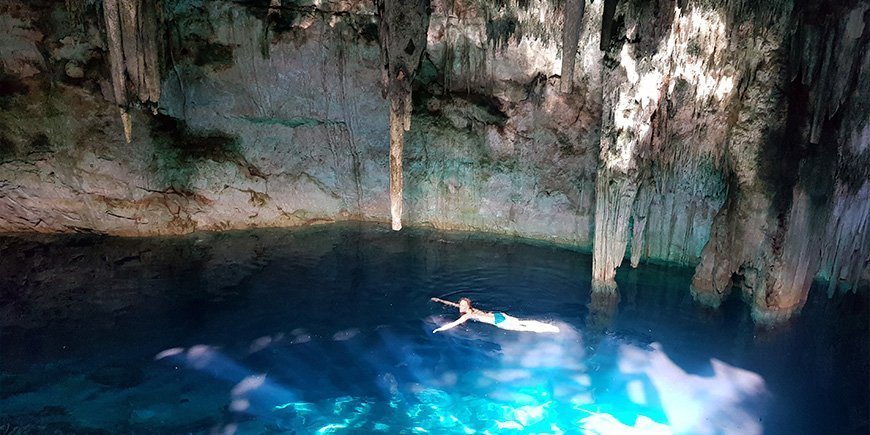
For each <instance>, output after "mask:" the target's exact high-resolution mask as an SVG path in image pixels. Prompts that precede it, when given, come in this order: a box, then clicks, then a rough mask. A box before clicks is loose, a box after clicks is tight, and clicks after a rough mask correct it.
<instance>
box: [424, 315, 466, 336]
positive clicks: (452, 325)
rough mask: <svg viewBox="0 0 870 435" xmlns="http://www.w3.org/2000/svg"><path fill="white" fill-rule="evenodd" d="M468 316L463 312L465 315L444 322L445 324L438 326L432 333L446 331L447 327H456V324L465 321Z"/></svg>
mask: <svg viewBox="0 0 870 435" xmlns="http://www.w3.org/2000/svg"><path fill="white" fill-rule="evenodd" d="M469 318H470V317H469V315H468V314H465V315H463V316H462V317H460V318H458V319H456V320H454V321H452V322H450V323H448V324H446V325H444V326H442V327H440V328H438V329H436V330H434V331H432V333H433V334H434V333H436V332H441V331H446V330H448V329H451V328H455V327H457V326H459V325H461V324H463V323H465V322H466V321H467V320H468V319H469Z"/></svg>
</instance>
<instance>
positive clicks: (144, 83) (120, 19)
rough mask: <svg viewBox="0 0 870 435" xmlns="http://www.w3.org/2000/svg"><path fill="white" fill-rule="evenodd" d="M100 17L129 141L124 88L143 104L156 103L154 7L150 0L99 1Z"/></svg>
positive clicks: (129, 127)
mask: <svg viewBox="0 0 870 435" xmlns="http://www.w3.org/2000/svg"><path fill="white" fill-rule="evenodd" d="M103 18H104V19H105V21H106V41H107V45H108V46H109V68H110V70H111V75H112V91H113V93H114V96H115V103H116V104H117V105H118V109H119V111H120V114H121V123H122V124H123V126H124V138H125V139H126V140H127V143H130V142H131V141H132V140H133V126H132V121H131V120H130V113H129V100H128V98H127V92H128V89H129V90H130V92H131V93H132V94H133V95H135V96H136V97H137V98H138V99H139V101H141V102H143V103H149V102H150V103H153V104H155V105H156V104H157V102H158V101H159V100H160V70H159V66H158V62H157V31H158V28H157V6H156V5H155V4H154V0H123V1H121V0H103ZM128 79H129V83H128ZM128 84H129V88H128Z"/></svg>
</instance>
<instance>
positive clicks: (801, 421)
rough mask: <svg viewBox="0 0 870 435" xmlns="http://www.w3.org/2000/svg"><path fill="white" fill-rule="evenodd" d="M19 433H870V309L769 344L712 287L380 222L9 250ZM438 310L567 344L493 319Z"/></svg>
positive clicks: (843, 310)
mask: <svg viewBox="0 0 870 435" xmlns="http://www.w3.org/2000/svg"><path fill="white" fill-rule="evenodd" d="M0 258H3V261H2V264H0V292H2V293H0V297H2V309H0V315H2V324H0V326H2V330H0V351H2V358H0V433H172V434H179V433H240V434H241V433H245V434H247V433H256V434H261V433H299V434H303V433H375V432H380V433H408V434H413V433H436V434H449V433H657V434H658V433H740V434H746V433H771V434H780V433H781V434H797V433H807V434H810V433H868V430H870V427H868V414H870V410H868V407H870V405H868V400H870V399H868V397H870V393H868V389H870V369H868V360H870V352H868V337H870V335H868V332H870V322H868V312H870V309H868V299H867V298H866V296H859V295H846V296H844V297H841V298H838V299H835V300H828V299H827V298H825V297H824V295H823V294H822V293H823V291H821V290H820V291H816V290H815V289H814V290H813V291H812V293H811V297H810V300H809V302H808V304H807V306H806V308H805V309H804V312H803V313H802V315H801V316H800V317H798V318H797V319H796V320H794V321H792V322H790V323H789V324H788V325H784V326H783V327H780V328H777V329H775V330H762V329H757V328H755V327H754V325H753V324H752V321H751V319H750V318H749V315H748V310H747V308H746V306H745V305H744V304H743V303H742V302H740V301H739V300H730V301H728V302H727V303H726V304H725V305H724V306H723V308H722V309H721V310H718V311H711V310H707V309H704V308H702V307H698V306H697V305H695V304H694V303H693V302H692V299H691V297H690V296H689V293H688V285H689V282H690V280H691V270H687V269H681V268H666V267H659V266H652V265H649V266H642V267H641V268H639V269H636V270H635V269H630V268H628V267H624V268H622V269H620V271H619V276H618V277H617V281H618V282H619V285H620V292H621V295H620V298H619V300H618V301H616V300H612V299H606V298H605V299H603V300H599V298H595V299H594V300H593V298H592V297H591V295H590V291H589V278H590V274H591V258H590V257H589V256H588V255H587V254H584V253H580V252H576V251H572V250H568V249H564V248H560V247H556V246H549V245H545V244H540V243H538V244H533V243H528V242H524V241H519V240H512V239H504V238H502V239H499V238H492V237H485V236H477V235H471V234H444V233H438V232H434V231H423V230H405V231H402V232H400V233H394V232H391V231H389V230H388V229H386V228H384V227H381V226H377V225H357V224H343V225H329V226H322V227H312V228H307V229H304V230H298V231H287V230H256V231H246V232H233V233H222V234H198V235H192V236H188V237H180V238H165V239H112V238H102V237H96V236H87V235H78V236H65V237H41V238H39V239H33V238H32V237H30V238H24V239H23V238H17V237H11V236H8V237H3V238H0ZM432 296H438V297H442V298H445V299H452V300H458V299H459V298H460V297H469V298H471V299H472V300H474V301H475V305H476V306H478V307H480V308H483V309H488V310H494V311H496V310H497V311H504V312H507V313H510V314H512V315H514V316H517V317H520V318H533V319H538V320H542V321H547V322H551V323H554V324H556V325H558V326H559V327H560V329H561V332H560V333H558V334H534V333H518V332H510V331H503V330H500V329H497V328H495V327H492V326H490V325H485V324H479V323H473V322H470V323H468V324H465V325H462V326H459V327H457V328H455V329H453V330H450V331H446V332H444V333H439V334H433V333H432V330H433V329H435V328H436V327H438V326H439V325H441V324H443V323H446V322H448V321H451V320H453V319H455V318H456V317H457V313H456V310H455V309H449V308H447V307H444V306H442V305H440V304H436V303H432V302H430V301H429V298H430V297H432Z"/></svg>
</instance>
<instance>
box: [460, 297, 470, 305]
mask: <svg viewBox="0 0 870 435" xmlns="http://www.w3.org/2000/svg"><path fill="white" fill-rule="evenodd" d="M462 301H465V302H468V306H469V307H470V306H471V299H468V298H461V299H459V303H460V304H461V303H462Z"/></svg>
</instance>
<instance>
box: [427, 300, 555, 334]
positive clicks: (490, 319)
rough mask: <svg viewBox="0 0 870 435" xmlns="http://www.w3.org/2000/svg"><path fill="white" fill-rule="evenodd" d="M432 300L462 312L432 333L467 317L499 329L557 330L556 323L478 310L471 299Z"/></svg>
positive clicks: (452, 325) (457, 324)
mask: <svg viewBox="0 0 870 435" xmlns="http://www.w3.org/2000/svg"><path fill="white" fill-rule="evenodd" d="M432 302H441V303H442V304H444V305H450V306H451V307H456V308H459V314H462V316H461V317H459V318H458V319H456V320H454V321H452V322H450V323H448V324H446V325H444V326H442V327H440V328H438V329H436V330H434V331H432V333H436V332H441V331H446V330H448V329H450V328H455V327H457V326H459V325H461V324H463V323H465V322H467V321H468V320H469V319H471V320H476V321H478V322H483V323H489V324H490V325H494V326H497V327H499V328H501V329H507V330H509V331H529V332H559V328H558V327H557V326H556V325H551V324H549V323H544V322H539V321H537V320H520V319H517V318H516V317H513V316H509V315H507V314H505V313H502V312H495V313H491V312H489V311H483V310H478V309H476V308H472V307H471V299H468V298H462V299H460V300H459V303H458V304H457V303H456V302H450V301H445V300H444V299H439V298H432Z"/></svg>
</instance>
